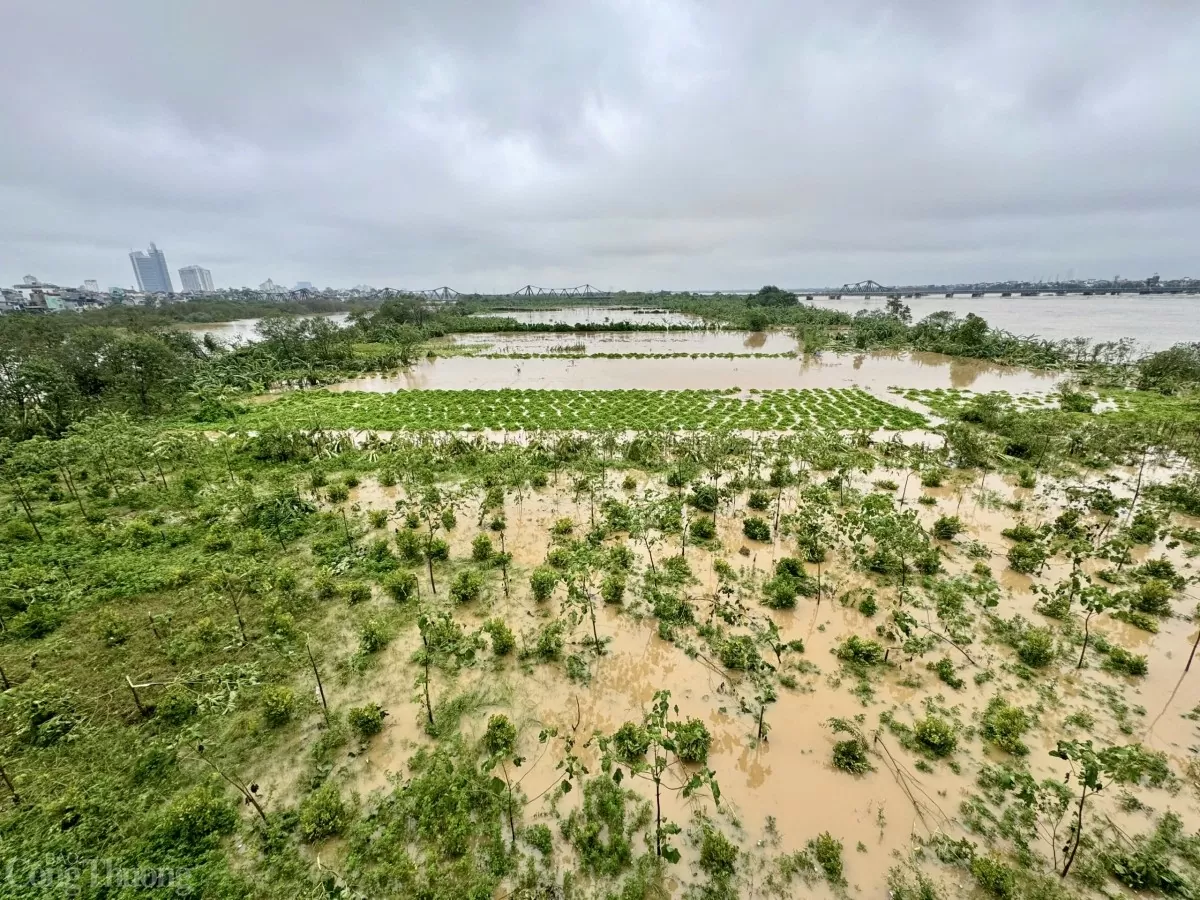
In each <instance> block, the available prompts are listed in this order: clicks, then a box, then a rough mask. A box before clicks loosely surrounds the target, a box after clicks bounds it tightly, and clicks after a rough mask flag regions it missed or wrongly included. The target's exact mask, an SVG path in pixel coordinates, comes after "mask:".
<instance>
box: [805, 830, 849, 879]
mask: <svg viewBox="0 0 1200 900" xmlns="http://www.w3.org/2000/svg"><path fill="white" fill-rule="evenodd" d="M808 851H809V852H810V853H811V854H812V855H813V858H814V859H815V860H816V862H817V865H818V866H820V867H821V871H822V872H824V873H825V878H826V879H828V881H829V883H830V884H837V885H841V884H845V882H846V878H845V875H843V874H842V872H843V868H842V842H841V841H839V840H838V839H837V838H835V837H834V836H833V835H831V834H830V833H829V832H828V831H823V832H821V833H820V834H819V835H817V836H816V837H815V838H813V839H812V840H810V841H809V842H808Z"/></svg>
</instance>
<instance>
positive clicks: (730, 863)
mask: <svg viewBox="0 0 1200 900" xmlns="http://www.w3.org/2000/svg"><path fill="white" fill-rule="evenodd" d="M737 858H738V848H737V845H736V844H735V843H733V842H732V841H731V840H729V838H727V837H725V835H723V834H721V832H720V831H718V830H717V829H716V828H714V827H713V826H712V825H711V824H709V823H708V822H705V823H704V824H703V825H702V826H701V827H700V869H701V871H703V872H704V873H705V874H706V875H708V876H709V877H710V878H712V879H715V880H721V879H729V878H732V877H733V875H734V874H735V873H736V871H737Z"/></svg>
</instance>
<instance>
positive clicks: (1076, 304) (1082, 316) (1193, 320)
mask: <svg viewBox="0 0 1200 900" xmlns="http://www.w3.org/2000/svg"><path fill="white" fill-rule="evenodd" d="M812 302H813V304H814V305H816V306H825V307H829V308H831V309H839V310H842V311H843V312H847V313H850V314H851V315H853V314H854V313H856V312H858V310H860V309H871V310H882V309H884V307H885V305H886V303H887V300H886V299H884V298H882V297H873V298H872V299H870V300H864V299H863V298H861V297H846V298H844V299H842V300H828V299H826V298H824V297H820V296H817V297H815V298H814V299H813V301H812ZM904 303H906V304H908V307H909V308H910V309H911V310H912V315H913V321H914V322H915V321H918V320H920V319H923V318H924V317H925V316H928V315H929V314H931V313H935V312H938V311H939V310H943V309H948V310H950V311H951V312H953V313H955V314H956V315H959V316H965V315H966V314H967V313H975V315H977V316H982V317H983V318H984V319H986V320H987V322H988V324H989V325H991V326H992V327H993V328H1000V329H1002V330H1004V331H1009V332H1012V333H1013V334H1017V335H1025V336H1032V335H1036V336H1038V337H1042V338H1045V339H1046V340H1050V341H1062V340H1070V339H1072V338H1076V337H1086V338H1088V339H1089V340H1091V341H1092V342H1093V343H1099V342H1101V341H1119V340H1121V339H1122V338H1131V339H1133V340H1134V341H1135V342H1136V343H1137V345H1138V348H1139V349H1140V350H1143V351H1155V350H1165V349H1166V348H1167V347H1170V346H1171V345H1172V344H1177V343H1180V342H1185V341H1200V295H1196V294H1172V295H1168V296H1160V297H1150V296H1143V295H1140V294H1120V295H1118V296H1115V297H1111V296H1104V297H974V298H972V297H961V296H960V297H953V298H949V297H944V296H942V295H941V294H937V295H927V296H925V297H919V298H911V299H906V300H905V301H904Z"/></svg>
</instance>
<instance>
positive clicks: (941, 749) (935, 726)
mask: <svg viewBox="0 0 1200 900" xmlns="http://www.w3.org/2000/svg"><path fill="white" fill-rule="evenodd" d="M913 734H914V736H915V737H916V739H917V743H918V744H919V745H920V746H921V747H922V749H924V750H925V751H926V752H927V753H929V754H930V755H931V756H938V757H942V756H949V755H950V754H951V753H953V752H954V750H955V748H956V747H958V735H957V734H955V731H954V726H953V725H951V724H950V723H949V722H947V721H946V720H945V719H939V718H938V717H937V716H926V717H925V718H923V719H921V720H920V721H919V722H917V724H916V725H915V726H913Z"/></svg>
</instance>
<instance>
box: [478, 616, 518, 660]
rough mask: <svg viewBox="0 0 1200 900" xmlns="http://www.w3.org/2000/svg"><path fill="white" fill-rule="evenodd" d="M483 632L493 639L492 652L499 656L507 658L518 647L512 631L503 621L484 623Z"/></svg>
mask: <svg viewBox="0 0 1200 900" xmlns="http://www.w3.org/2000/svg"><path fill="white" fill-rule="evenodd" d="M483 630H484V631H485V632H486V633H487V635H488V637H490V638H491V639H492V652H493V653H494V654H496V655H497V656H507V655H508V654H509V653H511V652H512V649H513V647H515V646H516V645H517V639H516V637H515V636H514V635H513V632H512V629H511V628H509V627H508V625H507V624H505V622H504V620H503V619H488V620H487V621H486V622H484V623H483Z"/></svg>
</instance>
